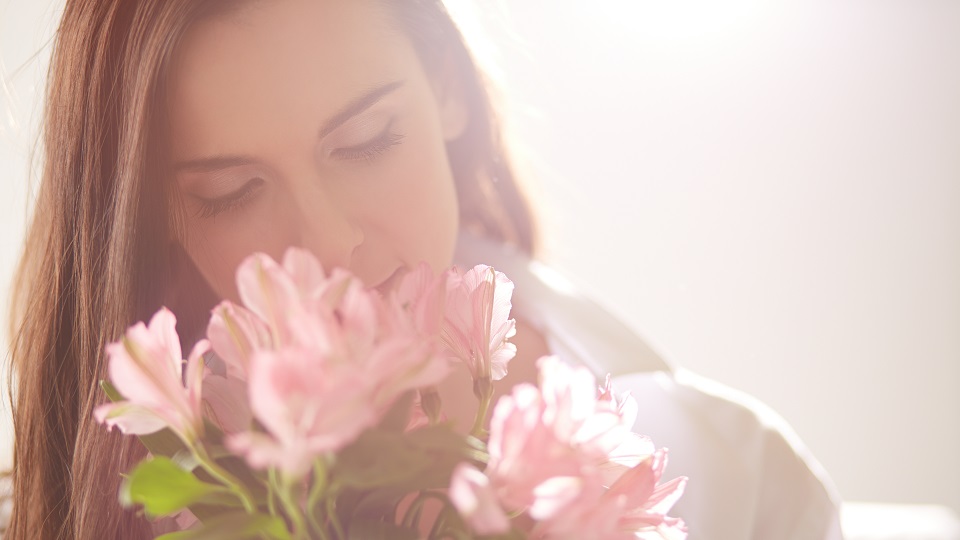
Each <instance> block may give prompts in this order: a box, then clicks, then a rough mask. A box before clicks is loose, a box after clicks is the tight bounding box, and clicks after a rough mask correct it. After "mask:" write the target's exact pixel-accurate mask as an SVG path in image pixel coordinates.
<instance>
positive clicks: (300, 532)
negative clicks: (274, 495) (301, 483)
mask: <svg viewBox="0 0 960 540" xmlns="http://www.w3.org/2000/svg"><path fill="white" fill-rule="evenodd" d="M280 484H281V485H279V486H276V487H277V488H278V489H277V491H278V492H279V496H280V503H281V504H283V510H284V513H286V514H287V517H288V518H290V521H292V522H293V530H294V538H298V539H299V538H309V533H308V532H307V524H306V522H305V521H304V518H303V512H301V511H300V507H299V506H297V502H296V500H295V497H294V494H293V483H292V482H290V481H288V480H286V479H284V480H281V482H280Z"/></svg>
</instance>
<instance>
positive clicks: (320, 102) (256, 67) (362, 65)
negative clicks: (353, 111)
mask: <svg viewBox="0 0 960 540" xmlns="http://www.w3.org/2000/svg"><path fill="white" fill-rule="evenodd" d="M419 71H420V65H419V61H418V60H417V58H416V55H415V53H414V52H413V49H412V46H411V45H410V44H409V42H408V40H407V39H406V38H405V37H404V36H403V35H402V34H401V32H399V31H398V30H397V29H396V28H395V25H394V24H393V22H392V21H391V20H390V16H389V13H387V11H386V10H385V9H384V8H383V7H382V6H381V5H380V3H379V2H376V1H374V0H278V1H268V2H257V3H255V4H252V5H251V6H250V7H248V8H246V9H244V10H242V11H239V12H234V13H230V14H229V15H225V16H222V17H219V18H214V19H210V20H205V21H203V22H200V23H198V24H196V25H195V26H194V27H193V28H192V29H191V30H190V32H189V33H188V34H187V35H186V36H185V38H184V41H183V43H182V44H181V46H180V48H179V50H178V53H177V56H176V60H175V62H174V65H173V67H172V70H171V73H170V79H169V93H168V104H167V105H168V108H169V112H170V124H171V134H172V141H171V143H172V150H173V154H174V156H179V157H188V156H189V155H193V154H196V153H204V154H208V153H219V152H235V151H241V150H248V151H253V150H259V149H257V148H249V146H250V145H260V146H262V145H263V144H264V141H265V140H267V141H272V142H273V143H275V144H276V145H278V146H280V145H284V144H290V143H291V141H294V140H304V137H307V138H309V137H310V136H311V135H313V136H315V134H316V131H317V129H318V126H319V123H320V122H322V121H323V120H324V119H325V118H326V117H328V116H329V115H331V114H333V113H334V112H336V110H337V108H338V107H340V106H342V105H343V104H344V103H346V102H349V101H350V100H351V99H352V98H354V97H356V96H357V94H358V93H363V92H364V91H368V90H370V89H371V88H373V87H376V86H378V85H382V84H385V83H388V82H393V81H397V80H404V79H408V78H410V77H412V76H417V75H418V74H420V73H419ZM421 75H422V74H421Z"/></svg>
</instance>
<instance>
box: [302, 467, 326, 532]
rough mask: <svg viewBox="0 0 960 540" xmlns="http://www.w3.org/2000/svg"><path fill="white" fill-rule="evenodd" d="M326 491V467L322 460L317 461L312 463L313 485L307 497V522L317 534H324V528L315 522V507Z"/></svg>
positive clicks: (318, 522)
mask: <svg viewBox="0 0 960 540" xmlns="http://www.w3.org/2000/svg"><path fill="white" fill-rule="evenodd" d="M326 491H327V467H326V463H324V461H323V459H322V458H320V459H317V460H316V461H314V463H313V484H312V485H311V486H310V494H309V495H308V496H307V521H309V522H310V527H311V528H312V529H313V530H315V531H317V532H318V533H319V534H321V535H324V534H326V527H324V526H323V525H322V524H321V523H320V521H318V520H317V507H318V506H319V504H320V502H322V501H323V496H324V494H325V493H326Z"/></svg>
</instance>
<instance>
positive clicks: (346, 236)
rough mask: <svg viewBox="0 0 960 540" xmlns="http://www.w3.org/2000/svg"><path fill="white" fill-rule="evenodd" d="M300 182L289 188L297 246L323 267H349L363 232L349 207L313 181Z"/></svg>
mask: <svg viewBox="0 0 960 540" xmlns="http://www.w3.org/2000/svg"><path fill="white" fill-rule="evenodd" d="M300 186H301V187H299V188H296V189H293V190H291V197H292V202H293V204H292V205H291V206H292V208H293V209H294V211H295V212H296V215H295V216H292V217H294V218H295V219H294V222H295V223H296V225H297V233H298V234H297V235H296V237H297V239H298V244H299V247H302V248H304V249H307V250H310V251H311V252H312V253H313V254H314V255H315V256H316V257H317V258H318V259H320V262H321V264H323V267H324V269H325V270H328V271H329V270H330V269H332V268H334V267H341V268H347V269H352V268H351V262H352V259H353V257H354V254H355V252H356V250H357V248H359V247H360V245H361V244H363V240H364V235H363V229H362V228H361V227H360V224H359V223H358V222H357V220H356V219H355V217H354V216H353V212H351V208H350V207H349V205H348V204H346V201H342V200H339V199H338V198H337V197H336V193H334V192H332V191H331V190H326V189H324V188H323V187H322V186H320V185H318V182H316V181H314V182H304V183H302V184H301V185H300Z"/></svg>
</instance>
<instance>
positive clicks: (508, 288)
mask: <svg viewBox="0 0 960 540" xmlns="http://www.w3.org/2000/svg"><path fill="white" fill-rule="evenodd" d="M512 295H513V282H512V281H510V280H509V279H507V276H506V275H504V274H503V273H502V272H497V271H495V270H494V269H493V268H492V267H490V266H486V265H482V264H481V265H477V266H475V267H473V268H472V269H470V270H468V271H466V272H462V271H461V270H459V269H458V268H454V269H452V270H450V271H449V272H448V277H447V308H446V317H445V320H444V322H443V326H442V329H441V336H442V339H443V343H444V345H446V347H447V349H448V351H449V354H450V356H451V357H452V358H454V359H457V360H460V361H461V362H463V363H464V364H465V365H466V366H467V368H468V369H469V370H470V374H471V375H472V376H473V380H474V381H479V380H483V379H487V380H494V381H498V380H500V379H502V378H503V377H504V376H505V375H506V374H507V363H508V362H510V360H511V359H513V357H514V356H516V354H517V347H516V346H515V345H514V344H512V343H510V342H508V341H507V339H509V338H511V337H513V335H514V334H516V321H514V320H513V319H510V318H509V317H510V308H511V307H512V306H511V302H510V298H511V296H512Z"/></svg>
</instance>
